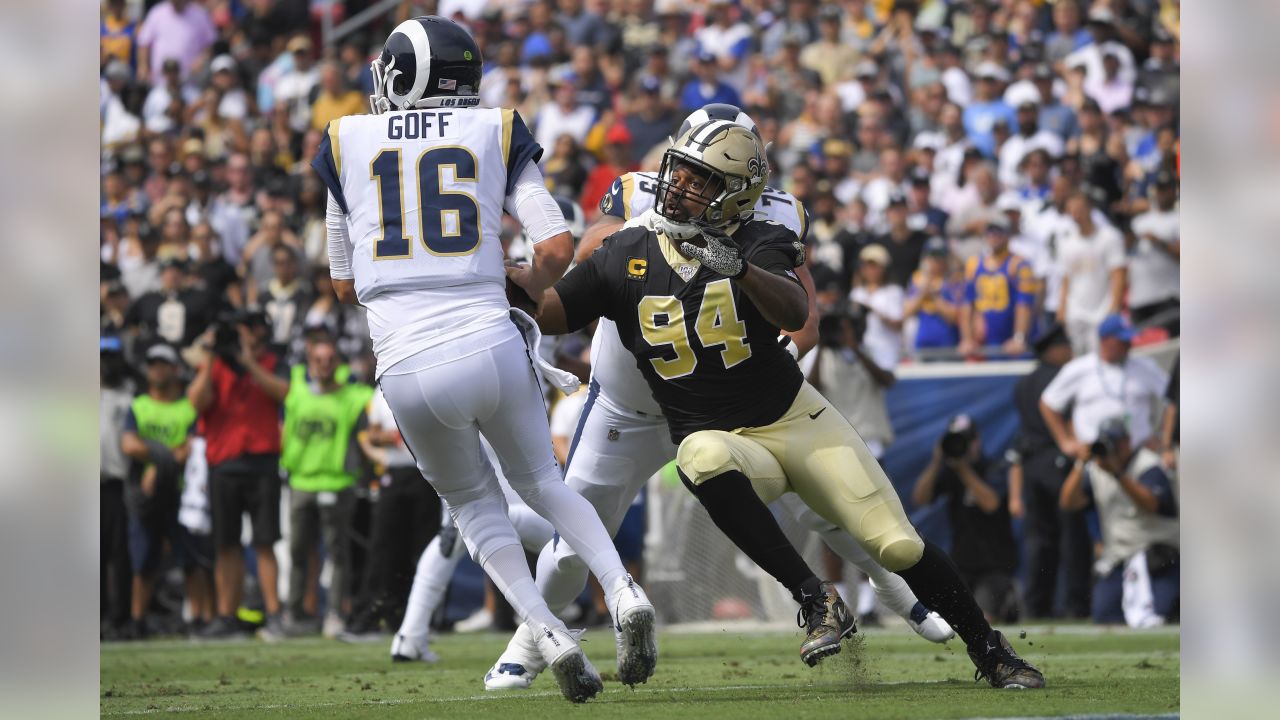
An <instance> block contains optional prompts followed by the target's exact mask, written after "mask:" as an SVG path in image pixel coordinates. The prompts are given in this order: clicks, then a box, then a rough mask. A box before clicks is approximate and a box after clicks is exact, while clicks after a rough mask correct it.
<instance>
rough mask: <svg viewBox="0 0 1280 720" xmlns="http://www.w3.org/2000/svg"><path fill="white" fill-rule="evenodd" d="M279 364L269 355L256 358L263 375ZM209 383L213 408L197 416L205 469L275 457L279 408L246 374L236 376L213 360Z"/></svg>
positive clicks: (277, 440)
mask: <svg viewBox="0 0 1280 720" xmlns="http://www.w3.org/2000/svg"><path fill="white" fill-rule="evenodd" d="M279 362H280V359H279V358H278V357H276V355H275V354H274V353H270V352H268V353H265V354H263V355H262V356H261V357H259V358H258V363H259V364H260V365H262V368H263V369H264V370H266V371H267V372H275V369H276V365H277V364H278V363H279ZM212 379H213V404H212V405H210V406H209V408H208V409H207V410H205V411H204V412H203V413H201V415H200V419H201V420H202V421H203V423H204V433H205V442H206V443H207V447H206V451H205V455H206V457H207V458H208V460H209V466H210V467H212V466H214V465H218V464H219V463H223V462H226V461H227V460H231V459H233V458H236V457H239V456H241V455H245V454H255V455H256V454H262V453H276V454H279V452H280V405H279V404H278V403H276V401H275V400H273V399H271V396H269V395H267V393H266V392H264V391H263V389H262V388H260V387H258V384H257V383H255V382H254V381H253V377H252V376H251V375H250V374H249V373H248V372H245V373H244V374H242V375H236V374H235V372H233V371H232V370H231V368H229V367H227V365H226V363H224V362H222V361H221V360H219V359H216V358H215V359H214V360H213V373H212Z"/></svg>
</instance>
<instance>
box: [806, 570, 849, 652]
mask: <svg viewBox="0 0 1280 720" xmlns="http://www.w3.org/2000/svg"><path fill="white" fill-rule="evenodd" d="M796 623H797V624H798V625H799V626H800V627H802V628H805V631H806V637H805V640H804V644H802V645H801V646H800V659H801V660H803V661H804V662H805V664H806V665H808V666H809V667H813V666H815V665H817V664H818V663H819V662H820V661H821V660H822V659H823V658H825V657H827V656H828V655H835V654H836V653H838V652H840V641H841V640H843V639H845V638H847V637H850V636H851V635H853V634H854V633H856V632H857V631H858V628H857V627H855V626H854V623H853V614H852V613H850V612H849V608H848V606H846V605H845V604H844V600H842V599H841V598H840V593H838V592H836V586H835V583H829V582H824V583H822V593H821V594H820V595H816V596H814V597H812V598H805V599H804V601H803V602H801V603H800V611H799V612H798V613H796Z"/></svg>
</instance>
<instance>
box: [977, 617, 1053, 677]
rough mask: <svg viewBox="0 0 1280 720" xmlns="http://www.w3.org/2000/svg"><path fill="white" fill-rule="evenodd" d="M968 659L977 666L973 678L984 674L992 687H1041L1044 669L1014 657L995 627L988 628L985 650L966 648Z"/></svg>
mask: <svg viewBox="0 0 1280 720" xmlns="http://www.w3.org/2000/svg"><path fill="white" fill-rule="evenodd" d="M969 659H970V660H973V664H974V665H976V666H977V670H976V671H975V672H974V675H973V679H974V680H977V679H979V678H986V680H987V682H989V683H991V687H993V688H1011V689H1019V690H1038V689H1040V688H1043V687H1044V673H1042V672H1040V670H1038V669H1037V668H1036V666H1035V665H1032V664H1031V663H1029V662H1027V661H1026V660H1023V659H1022V658H1020V657H1018V654H1017V653H1015V652H1014V651H1013V647H1012V646H1011V645H1009V640H1008V639H1006V638H1005V636H1004V633H1002V632H1000V631H999V630H992V631H991V635H989V636H988V637H987V647H986V650H985V651H983V652H981V653H977V652H974V651H973V650H970V651H969Z"/></svg>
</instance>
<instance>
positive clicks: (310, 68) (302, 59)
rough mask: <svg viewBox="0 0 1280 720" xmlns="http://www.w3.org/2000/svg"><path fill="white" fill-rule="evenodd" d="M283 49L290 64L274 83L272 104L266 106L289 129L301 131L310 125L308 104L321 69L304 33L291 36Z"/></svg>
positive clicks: (318, 80) (313, 96) (317, 82)
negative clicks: (279, 117) (316, 63)
mask: <svg viewBox="0 0 1280 720" xmlns="http://www.w3.org/2000/svg"><path fill="white" fill-rule="evenodd" d="M285 50H286V51H287V52H288V53H289V55H290V56H291V57H292V58H293V68H292V69H290V70H289V71H288V72H286V73H285V74H284V76H283V77H281V78H280V81H279V82H277V83H276V87H275V95H274V104H273V105H272V106H270V108H269V109H270V110H271V112H273V113H275V114H276V115H277V116H282V117H283V118H284V122H285V124H287V125H288V127H289V129H290V130H292V131H293V132H302V131H304V130H306V129H307V128H308V127H309V126H310V125H311V104H312V102H313V101H314V100H315V93H316V89H317V87H318V86H319V84H320V71H319V69H318V68H317V67H316V65H315V57H314V55H313V54H312V52H313V50H312V46H311V40H310V38H308V37H307V36H306V35H296V36H294V38H293V39H292V40H290V41H289V44H288V45H286V46H285Z"/></svg>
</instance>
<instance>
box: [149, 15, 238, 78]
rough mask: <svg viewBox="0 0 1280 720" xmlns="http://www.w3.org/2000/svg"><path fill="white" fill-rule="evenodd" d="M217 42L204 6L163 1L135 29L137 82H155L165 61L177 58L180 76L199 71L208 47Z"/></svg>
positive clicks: (214, 30)
mask: <svg viewBox="0 0 1280 720" xmlns="http://www.w3.org/2000/svg"><path fill="white" fill-rule="evenodd" d="M217 39H218V31H217V28H216V27H214V25H213V19H212V18H211V17H210V16H209V11H208V10H207V9H205V6H204V4H203V3H199V2H192V0H164V1H163V2H160V3H157V4H155V5H154V6H152V8H151V10H150V11H148V12H147V17H146V19H145V20H143V21H142V27H140V28H139V29H138V79H139V80H141V81H142V82H144V83H147V82H151V81H152V80H153V79H158V78H159V77H160V75H161V72H162V70H163V67H164V61H165V60H168V59H169V58H176V59H177V60H178V62H179V63H180V64H181V65H182V76H183V77H184V78H185V77H188V76H190V75H191V74H192V73H193V72H195V71H196V70H198V69H199V68H201V67H202V66H203V65H204V63H205V61H206V60H208V58H207V57H206V55H207V53H208V50H209V47H210V46H211V45H213V43H214V41H215V40H217Z"/></svg>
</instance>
